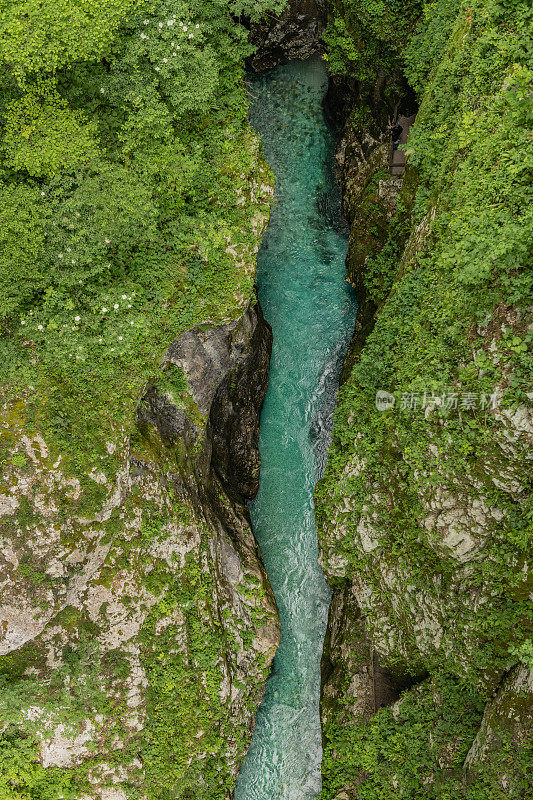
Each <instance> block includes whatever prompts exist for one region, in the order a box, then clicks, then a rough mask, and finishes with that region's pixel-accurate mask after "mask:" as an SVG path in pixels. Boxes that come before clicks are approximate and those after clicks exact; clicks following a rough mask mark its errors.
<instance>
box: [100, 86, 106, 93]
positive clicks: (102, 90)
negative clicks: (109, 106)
mask: <svg viewBox="0 0 533 800" xmlns="http://www.w3.org/2000/svg"><path fill="white" fill-rule="evenodd" d="M100 94H105V89H104V87H103V86H102V87H101V89H100Z"/></svg>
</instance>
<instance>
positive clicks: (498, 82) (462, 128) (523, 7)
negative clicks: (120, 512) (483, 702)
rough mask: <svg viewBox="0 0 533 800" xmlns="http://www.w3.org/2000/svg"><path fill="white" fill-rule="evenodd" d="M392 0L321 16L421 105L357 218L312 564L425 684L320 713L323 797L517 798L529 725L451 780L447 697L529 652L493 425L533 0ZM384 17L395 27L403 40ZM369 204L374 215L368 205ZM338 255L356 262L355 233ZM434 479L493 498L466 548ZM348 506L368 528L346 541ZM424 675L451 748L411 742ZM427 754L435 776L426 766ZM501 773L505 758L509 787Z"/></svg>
mask: <svg viewBox="0 0 533 800" xmlns="http://www.w3.org/2000/svg"><path fill="white" fill-rule="evenodd" d="M354 9H356V10H357V14H355V13H354ZM415 11H416V10H415V9H414V8H413V13H415ZM394 12H395V6H394V4H390V3H388V4H386V6H385V4H383V7H381V4H378V3H366V2H357V3H355V2H354V3H344V4H339V5H338V6H337V14H341V16H337V17H336V18H334V19H333V22H331V23H330V31H331V30H333V28H332V27H331V26H334V27H335V28H336V29H337V30H341V29H344V28H345V29H346V30H347V31H349V32H351V33H350V36H351V39H352V40H353V37H354V36H355V39H354V41H355V42H356V44H355V50H356V51H357V52H359V50H360V48H359V47H358V45H357V41H358V37H360V36H361V31H362V32H363V35H364V36H365V37H368V39H369V41H370V43H371V44H370V48H369V49H368V51H366V52H368V53H372V52H373V48H374V47H375V44H376V42H377V41H378V38H379V37H382V38H383V40H384V42H385V40H388V41H389V43H390V46H391V47H392V49H393V51H394V59H395V60H394V63H392V61H389V65H387V57H386V56H385V55H384V54H385V53H386V52H387V49H386V47H385V43H384V44H383V47H382V49H381V50H380V53H381V56H380V57H383V61H382V64H383V66H384V68H390V69H398V68H400V67H401V68H402V69H403V71H404V74H405V76H406V78H407V80H408V82H409V83H410V85H411V86H412V88H413V89H414V90H415V91H416V93H417V95H418V97H419V101H420V110H419V112H418V115H417V119H416V124H415V125H414V127H413V128H412V129H411V133H410V137H409V142H408V146H407V151H408V154H409V167H408V170H407V173H406V177H405V181H404V189H403V191H402V195H401V197H400V203H399V206H398V211H399V212H401V213H398V214H397V215H396V217H394V218H393V221H392V223H391V224H390V225H389V226H384V227H383V226H382V227H381V229H380V230H379V231H378V233H377V236H378V238H379V239H380V242H379V246H378V245H376V244H375V242H374V240H373V239H372V237H370V241H371V242H372V251H371V257H370V259H369V260H368V262H367V264H366V265H365V268H364V275H363V280H364V284H365V287H366V289H367V291H368V293H369V295H370V297H371V298H372V299H373V300H374V302H375V303H376V305H377V306H378V312H377V315H376V322H375V327H374V329H373V332H372V333H371V334H370V336H369V337H368V338H367V340H366V343H365V346H364V348H363V349H362V351H361V353H360V355H359V356H358V358H357V363H356V364H355V366H354V368H353V369H352V371H351V373H350V375H349V377H348V378H347V381H346V384H345V385H344V386H343V388H342V390H341V393H340V397H339V405H338V409H337V412H336V418H335V432H334V442H333V448H332V451H331V453H330V458H329V463H328V468H327V474H326V476H325V479H324V480H323V482H322V483H321V484H320V485H319V487H318V489H317V496H316V501H317V519H318V522H319V535H320V538H321V546H322V548H323V553H324V562H325V566H326V572H327V571H328V568H329V569H331V573H332V574H333V575H337V576H338V577H337V578H333V580H338V581H339V582H342V581H344V580H346V578H348V579H349V578H352V577H353V578H354V579H355V580H356V581H359V582H360V583H359V584H358V585H362V586H365V587H368V589H367V592H368V597H369V599H368V601H367V602H368V605H367V607H365V608H364V609H363V611H364V613H365V620H366V624H367V627H368V629H369V631H370V633H371V634H372V635H373V637H374V641H376V642H377V643H378V644H377V647H378V649H379V646H380V645H379V643H380V642H381V643H383V642H387V643H388V644H387V649H388V653H389V663H390V665H391V667H392V668H393V669H396V670H399V671H401V672H405V671H408V672H409V671H411V672H412V673H414V674H415V675H417V674H418V675H419V674H422V673H423V672H424V671H425V670H428V671H429V672H430V674H431V676H432V677H431V681H433V683H430V682H426V683H424V684H423V685H422V688H420V690H419V689H417V690H411V691H410V692H407V694H406V696H405V699H404V700H403V702H402V708H408V709H411V708H412V709H413V713H412V716H409V715H408V716H407V718H406V719H402V720H401V722H398V721H395V720H394V719H393V717H392V715H391V712H390V711H381V712H380V713H379V714H378V715H377V717H376V718H375V720H374V721H373V722H371V723H370V724H365V723H363V722H357V723H355V722H354V724H353V726H351V727H350V726H347V727H343V726H342V725H336V724H335V723H334V722H331V723H330V724H329V725H328V726H327V728H326V731H325V734H326V738H327V740H328V741H329V744H328V746H327V751H326V759H325V767H324V774H325V788H324V793H323V797H324V798H332V797H334V796H335V794H336V792H337V791H339V790H340V789H341V788H342V787H343V786H344V787H346V786H347V785H354V786H355V785H357V787H358V789H357V792H358V793H357V797H361V798H376V799H377V798H379V799H380V800H383V799H384V798H388V797H391V798H392V797H405V798H413V800H414V798H418V797H431V798H439V800H440V798H454V800H455V798H460V797H469V798H476V800H477V798H485V797H486V798H491V800H492V798H499V797H504V796H506V797H507V796H512V797H517V798H523V797H526V794H525V792H526V786H529V783H528V780H529V778H525V779H524V776H525V775H526V766H525V765H526V764H527V758H528V755H527V751H526V750H525V749H524V748H525V747H526V744H525V742H518V743H517V742H516V741H509V742H508V743H507V744H502V748H503V749H502V752H501V753H499V754H493V755H492V756H491V757H490V759H489V760H488V761H487V762H486V763H485V764H484V766H483V770H482V774H480V775H478V777H477V778H476V780H475V781H474V782H473V783H469V784H468V785H467V784H466V783H464V782H463V777H462V774H461V769H460V768H461V765H462V761H463V760H464V756H465V755H466V751H467V750H468V747H469V746H470V744H471V743H472V741H473V738H474V735H475V732H476V730H477V725H478V722H479V712H476V715H474V716H472V717H470V716H469V717H468V719H467V718H466V717H461V715H459V714H458V709H459V708H463V707H467V703H468V702H469V701H468V697H470V696H471V695H472V693H474V694H475V693H477V692H480V691H481V693H482V694H483V692H485V691H488V692H489V693H490V692H492V691H493V689H494V687H495V685H496V684H497V682H498V680H499V678H500V677H501V675H502V674H503V673H504V672H505V671H506V670H508V669H509V668H510V667H511V666H512V665H513V664H515V663H517V661H521V662H522V663H524V664H529V663H530V659H531V653H530V650H531V625H532V605H531V602H530V600H529V599H528V593H529V591H530V588H528V584H527V570H526V568H525V563H526V561H527V559H528V557H529V556H530V554H531V548H532V541H533V525H532V520H533V510H532V508H531V504H530V500H529V499H528V494H527V490H526V487H525V485H524V476H525V475H526V474H527V457H528V454H527V443H526V442H525V441H524V437H523V436H516V435H515V436H514V438H513V446H512V447H511V448H509V447H508V446H507V444H506V442H507V440H506V436H509V435H511V434H509V433H507V431H509V429H511V428H512V425H513V424H514V425H516V424H518V423H517V421H516V420H518V419H519V415H520V414H521V413H523V412H522V411H521V410H520V409H521V408H523V405H522V404H527V403H528V393H529V392H531V382H530V381H531V374H532V367H533V362H532V357H531V341H532V334H531V331H530V330H529V329H528V318H527V315H526V313H525V309H526V308H527V306H528V304H529V301H530V298H531V289H532V280H533V274H532V272H531V269H530V265H531V255H532V230H533V225H532V222H533V213H532V204H531V198H532V192H531V169H532V166H533V161H532V157H531V133H530V131H531V122H532V106H531V85H532V78H533V72H532V67H533V64H532V62H531V39H530V22H531V9H530V7H529V4H527V3H525V2H520V0H516V2H512V3H506V4H501V3H499V2H496V0H474V2H468V3H466V2H465V3H463V2H462V1H461V0H437V1H436V2H426V3H424V4H423V8H422V14H421V17H420V19H419V21H418V23H417V24H416V25H414V24H411V22H410V21H409V20H408V19H407V15H406V16H403V14H402V12H401V11H400V10H399V9H398V11H397V12H396V13H397V14H398V16H397V26H396V27H395V25H394V19H393V18H392V17H391V15H392V14H393V13H394ZM379 19H381V21H382V25H381V26H380V25H379V24H378V23H379ZM355 20H357V21H355ZM343 26H344V28H343ZM393 33H394V35H395V36H396V35H398V37H399V38H400V37H402V36H403V37H406V38H404V39H403V40H402V45H401V47H400V49H398V46H397V44H395V42H394V39H393V37H392V34H393ZM399 38H398V40H397V41H399ZM329 46H330V63H331V65H332V66H333V67H335V68H336V70H337V71H338V72H339V73H340V74H345V75H349V76H350V77H351V78H355V79H356V80H359V81H360V82H361V83H362V84H363V85H366V87H367V94H370V92H371V88H372V82H373V81H374V80H376V77H377V76H376V73H375V71H374V72H372V71H371V70H369V68H368V65H367V64H366V63H364V61H363V62H361V63H359V62H358V61H357V59H356V58H354V57H353V54H352V53H351V51H350V49H349V47H346V48H344V52H343V50H342V47H341V46H340V44H339V42H338V41H333V40H331V39H330V41H329ZM350 47H353V45H350ZM361 58H363V59H364V56H361ZM362 124H363V123H362ZM368 124H370V123H368ZM370 189H372V187H371V186H370ZM369 196H371V198H375V197H376V193H375V191H374V192H373V193H372V192H371V193H370V195H369ZM361 202H362V203H368V202H376V201H375V200H374V199H371V200H370V201H368V200H366V199H364V198H363V200H362V201H361ZM361 208H363V209H365V206H364V205H363V206H361ZM406 209H408V210H409V209H411V210H410V211H408V213H405V210H406ZM380 213H381V214H382V215H383V211H381V212H380ZM365 215H366V211H365ZM364 218H365V219H366V216H365V217H364ZM372 218H373V219H378V220H379V219H380V217H379V214H378V211H376V212H373V217H372ZM357 224H358V220H357V215H356V218H355V223H354V225H355V226H356V227H357ZM362 239H363V237H361V239H356V240H355V241H356V242H357V246H359V242H360V241H361V242H362ZM406 242H407V244H406V246H405V249H404V245H405V243H406ZM361 246H362V245H361ZM352 257H353V258H354V259H359V260H357V262H356V263H357V269H359V270H360V269H361V263H362V260H361V258H360V254H359V253H358V252H357V251H356V250H355V249H354V250H353V252H352ZM378 390H385V391H388V392H391V393H392V394H393V395H394V396H395V398H396V405H395V407H394V408H393V409H392V410H389V411H387V412H383V411H380V410H378V409H377V408H376V404H375V398H376V392H377V391H378ZM494 392H497V393H498V396H497V400H496V404H497V407H496V408H492V406H493V404H494V403H493V401H491V400H490V398H491V397H493V398H494ZM443 393H444V395H447V396H448V397H449V396H450V395H453V393H455V394H456V397H457V404H456V405H455V401H452V402H451V403H450V402H449V401H448V402H446V401H443ZM413 396H414V397H415V398H417V399H416V400H415V401H413V400H412V399H411V398H412V397H413ZM465 397H466V398H469V397H470V398H473V400H474V402H473V403H471V404H470V405H469V404H468V402H465V401H464V398H465ZM415 403H416V405H415ZM424 412H425V413H424ZM515 414H517V415H518V416H516V417H515V416H514V415H515ZM513 420H514V422H512V421H513ZM514 481H516V483H514ZM446 498H452V500H453V502H452V507H453V508H455V509H459V511H462V510H464V509H468V508H472V506H473V505H474V507H475V508H482V507H483V504H486V507H487V508H492V509H496V511H495V513H494V515H493V516H491V514H488V515H487V516H485V517H484V518H483V521H482V523H481V526H482V533H481V534H478V533H476V523H475V521H474V517H475V512H474V515H473V516H470V517H468V516H466V517H465V522H464V523H463V524H464V525H465V528H466V531H467V532H468V533H469V534H471V535H472V536H473V538H474V542H475V549H474V553H473V556H471V557H467V558H466V561H467V564H466V565H464V566H463V565H462V564H461V562H460V560H459V559H458V556H457V555H456V554H454V553H453V552H452V550H453V548H452V547H451V546H450V545H446V543H445V542H443V538H444V536H445V533H446V529H444V530H442V529H439V527H438V526H436V525H435V524H434V522H435V520H433V521H432V520H431V515H430V514H429V509H430V508H431V505H430V504H431V503H433V504H434V506H433V507H434V508H437V509H440V508H441V507H442V504H443V503H445V502H446ZM444 507H446V506H444ZM342 509H344V510H342ZM428 517H429V519H428ZM361 520H364V522H365V524H366V525H367V526H368V527H369V529H370V534H371V537H372V541H373V542H375V545H374V544H372V542H371V544H370V545H368V546H367V547H364V546H362V545H361V541H362V540H361V538H360V537H362V535H363V534H362V533H361V529H360V528H359V529H358V527H359V525H360V522H361ZM478 552H479V555H478V554H477V553H478ZM339 560H340V562H341V563H342V564H345V565H346V566H345V567H343V570H342V575H340V574H339V571H338V568H336V567H335V564H338V563H339ZM461 570H462V574H463V576H464V577H463V578H462V579H461ZM384 575H388V576H391V575H394V576H395V581H396V582H394V581H392V579H391V578H390V577H389V578H387V579H385V580H384ZM391 581H392V582H391ZM467 587H469V588H468V589H467ZM474 595H475V597H476V602H475V603H473V602H472V597H473V596H474ZM421 608H423V609H424V610H427V612H426V611H425V612H424V613H428V614H429V615H430V617H431V619H430V620H427V621H426V620H424V617H423V616H422V615H421V611H420V609H421ZM421 619H422V620H424V621H423V624H424V625H427V626H428V634H427V637H426V638H424V636H423V633H421V631H420V628H419V627H418V628H417V625H418V626H419V625H420V624H421ZM435 681H436V682H437V683H439V684H442V683H443V682H444V684H445V685H446V686H447V687H448V688H447V689H446V694H445V695H444V697H443V700H442V705H443V708H444V711H443V712H442V713H443V718H442V719H443V720H447V721H446V722H445V728H444V730H448V734H446V736H447V735H449V736H450V741H452V740H453V738H454V737H455V736H458V737H459V738H460V741H461V746H460V747H459V748H458V749H457V753H456V760H454V762H453V764H451V765H450V766H449V767H448V766H444V765H443V764H442V763H441V760H440V759H439V758H438V757H436V754H435V751H433V750H432V748H431V747H430V748H429V749H428V747H427V743H428V738H429V733H430V728H431V730H432V733H431V736H432V737H434V736H435V730H434V728H433V723H431V724H430V725H429V727H428V728H424V725H425V724H426V722H425V719H426V717H425V708H426V705H425V701H424V700H423V698H422V694H423V693H424V692H427V691H429V689H428V688H427V687H428V686H432V685H434V682H435ZM457 682H458V683H457ZM444 684H443V685H444ZM453 686H456V687H457V688H456V689H453ZM424 687H425V688H424ZM421 693H422V694H421ZM461 693H462V694H461ZM461 698H462V699H461ZM476 702H478V701H476ZM454 709H455V710H454ZM438 713H439V715H440V714H441V712H440V711H439V712H438ZM450 714H451V715H452V716H451V717H450V716H449V715H450ZM453 715H457V716H456V717H455V721H453V724H452V719H453ZM467 716H468V715H467ZM448 726H449V729H448ZM454 731H455V732H454ZM446 736H445V737H444V739H446ZM433 740H434V741H435V742H436V741H437V740H436V739H435V738H434V739H433ZM422 742H425V747H423V746H422ZM390 747H397V748H398V749H397V753H398V754H399V753H400V752H401V751H403V752H404V757H403V758H399V756H398V755H396V756H395V755H394V753H393V752H392V751H391V750H390ZM454 758H455V756H454ZM505 759H510V760H512V761H514V762H515V764H514V771H513V770H512V769H510V768H509V770H508V764H507V762H506V761H505ZM430 762H431V763H430ZM391 764H392V765H393V766H391ZM427 770H429V771H430V772H431V774H432V778H431V781H429V782H428V783H427V784H424V781H423V775H424V774H425V773H426V771H427ZM418 773H419V774H418ZM417 774H418V777H415V776H416V775H417ZM502 774H505V775H508V776H511V777H508V781H509V785H510V789H509V791H508V792H507V794H505V792H504V790H503V788H502V786H501V777H502ZM420 775H422V778H421V777H420Z"/></svg>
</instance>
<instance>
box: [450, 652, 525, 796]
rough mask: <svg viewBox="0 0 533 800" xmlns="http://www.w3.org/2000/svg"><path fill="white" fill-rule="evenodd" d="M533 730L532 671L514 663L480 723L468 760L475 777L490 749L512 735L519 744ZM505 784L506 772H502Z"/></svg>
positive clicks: (468, 774) (468, 770) (469, 772)
mask: <svg viewBox="0 0 533 800" xmlns="http://www.w3.org/2000/svg"><path fill="white" fill-rule="evenodd" d="M532 734H533V672H532V671H531V670H530V669H528V668H527V667H526V666H524V665H521V666H520V665H519V666H516V667H514V668H513V669H512V670H511V671H510V672H509V673H508V674H507V675H506V676H505V678H504V680H503V681H502V683H501V685H500V687H499V688H498V691H497V693H496V695H495V696H494V698H493V699H492V700H491V701H490V702H489V703H487V705H486V706H485V711H484V714H483V719H482V721H481V726H480V729H479V731H478V734H477V736H476V738H475V739H474V742H473V744H472V747H471V748H470V750H469V752H468V755H467V757H466V760H465V770H466V773H467V776H469V777H470V778H472V777H473V776H474V775H475V773H476V771H477V770H478V769H479V768H480V766H481V765H482V764H483V761H485V760H486V759H487V756H488V755H489V754H490V753H491V751H495V750H498V749H499V748H501V747H502V745H503V744H504V742H505V740H506V739H508V738H509V737H510V738H511V739H514V740H515V741H516V742H517V743H518V744H520V743H523V742H525V741H527V740H528V739H531V736H532ZM502 785H503V788H505V776H502Z"/></svg>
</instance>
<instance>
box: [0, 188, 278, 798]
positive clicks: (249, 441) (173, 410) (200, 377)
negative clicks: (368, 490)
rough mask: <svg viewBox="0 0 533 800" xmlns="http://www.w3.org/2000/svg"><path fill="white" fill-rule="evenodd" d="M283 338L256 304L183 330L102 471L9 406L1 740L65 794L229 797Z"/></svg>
mask: <svg viewBox="0 0 533 800" xmlns="http://www.w3.org/2000/svg"><path fill="white" fill-rule="evenodd" d="M263 189H265V187H264V186H262V187H261V191H263ZM266 189H268V193H267V194H268V195H270V193H271V187H270V186H266ZM263 193H264V192H263ZM266 222H267V217H266V216H265V215H263V216H262V218H261V219H257V220H256V223H257V224H256V226H255V228H254V234H255V236H256V237H257V238H259V237H260V236H261V233H262V230H263V229H264V226H265V224H266ZM257 246H258V245H256V246H255V250H254V251H253V252H250V253H248V254H247V256H246V254H245V256H246V257H247V258H248V259H249V261H250V269H251V270H253V264H254V254H255V252H257ZM241 257H244V256H242V255H239V258H241ZM271 338H272V337H271V331H270V328H269V326H268V325H267V323H266V322H265V321H264V319H263V316H262V313H261V309H260V307H259V305H258V303H257V302H256V300H255V298H254V297H253V298H252V300H251V301H250V302H248V303H247V304H246V305H245V306H244V308H243V309H242V313H241V314H240V316H237V317H234V318H230V319H228V320H227V321H226V322H224V323H223V324H219V325H214V324H210V323H206V324H203V325H198V326H196V327H194V328H192V329H189V330H187V331H185V332H184V333H182V334H181V335H180V336H179V338H177V339H176V341H174V342H173V343H172V344H171V345H170V347H168V349H167V351H166V352H165V354H164V356H163V358H162V359H161V361H160V364H159V367H158V368H157V369H156V370H155V371H154V374H153V377H152V379H151V381H150V382H149V383H148V385H147V386H146V387H145V390H144V392H143V395H142V397H141V399H140V401H139V402H138V405H137V418H136V423H135V424H134V425H133V427H132V425H131V424H129V423H128V422H127V421H126V420H124V424H123V425H122V426H121V428H120V430H117V431H116V435H115V437H114V438H113V439H112V440H110V441H108V442H107V443H106V445H105V447H104V448H103V454H95V455H94V465H93V467H92V468H91V470H90V472H89V474H80V473H79V471H78V472H76V469H75V467H76V465H75V464H74V465H73V464H71V463H64V459H63V457H62V455H61V452H59V453H58V452H57V450H56V449H54V447H53V446H52V445H51V444H50V442H49V441H48V440H47V436H46V434H45V433H43V432H40V431H38V430H35V429H34V428H32V426H31V425H29V424H28V422H27V411H28V408H31V404H32V402H34V398H32V395H31V387H30V388H29V389H28V390H27V392H26V395H25V396H24V397H23V398H22V399H19V401H18V403H17V405H16V407H14V406H13V404H12V403H11V402H6V404H5V406H4V407H3V408H2V428H1V435H2V439H1V444H2V446H4V447H5V446H7V447H8V448H9V449H8V456H7V460H4V465H5V469H4V473H3V484H2V489H1V493H0V580H1V590H2V594H1V601H0V680H3V681H4V683H3V690H2V697H1V698H0V737H1V736H3V735H8V734H9V739H8V745H9V746H11V743H13V745H12V746H13V747H15V748H16V747H18V745H17V742H18V741H24V742H25V743H26V744H25V745H24V746H25V747H26V749H28V748H33V749H32V750H31V754H30V755H31V758H30V762H29V763H31V764H33V765H34V766H33V767H32V769H34V770H37V774H38V775H41V773H39V772H38V770H43V773H42V775H43V776H44V777H43V778H42V780H44V781H48V782H50V781H53V780H56V778H57V780H58V781H60V783H61V781H63V783H61V786H60V788H58V790H57V791H58V796H60V793H61V792H62V791H63V789H62V787H63V786H66V787H69V790H70V788H71V786H75V787H76V788H75V789H73V791H74V792H75V794H76V796H79V797H80V798H81V797H83V798H84V800H96V799H97V798H100V799H101V800H103V799H104V798H105V799H106V800H109V798H113V799H114V800H122V799H123V798H124V797H126V794H127V792H129V791H130V790H133V789H134V790H135V791H136V792H137V795H138V796H139V797H144V796H145V795H144V793H143V792H144V791H145V787H146V794H147V795H149V796H150V797H153V796H160V793H161V792H163V790H164V791H166V790H167V787H168V786H169V785H174V786H176V787H179V789H180V791H182V790H185V789H186V788H187V787H190V788H189V789H187V790H188V792H189V794H188V796H190V797H198V798H200V797H202V798H205V797H208V796H216V797H224V796H227V794H228V793H229V788H228V787H230V786H231V782H232V779H233V778H234V777H235V776H236V775H237V773H238V769H239V765H240V762H241V761H242V758H243V757H244V754H245V752H246V749H247V746H248V743H249V741H250V738H251V734H252V731H253V726H254V719H255V711H256V708H257V707H258V705H259V703H260V702H261V699H262V694H263V691H264V686H265V683H266V679H267V677H268V673H269V667H270V663H271V661H272V659H273V656H274V654H275V651H276V649H277V646H278V643H279V620H278V614H277V609H276V605H275V601H274V598H273V595H272V591H271V588H270V585H269V582H268V578H267V576H266V573H265V570H264V567H263V563H262V558H261V554H260V551H259V549H258V546H257V544H256V542H255V539H254V536H253V533H252V530H251V527H250V519H249V514H248V510H247V507H246V504H245V501H246V500H247V499H249V498H252V497H253V496H254V494H255V493H256V491H257V488H258V480H259V468H260V458H259V452H258V448H257V438H258V428H259V412H260V409H261V405H262V402H263V398H264V395H265V392H266V387H267V382H268V367H269V359H270V349H271ZM15 408H16V412H15V413H14V410H15ZM2 452H3V454H5V449H4V450H3V451H2ZM221 743H223V744H221ZM17 752H18V750H17ZM28 752H30V750H28ZM54 767H58V768H61V769H60V770H56V771H55V772H54V771H53V768H54ZM54 776H56V777H55V778H54ZM58 776H59V777H58ZM32 785H33V784H32ZM47 786H48V783H47ZM58 786H59V784H58Z"/></svg>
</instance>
